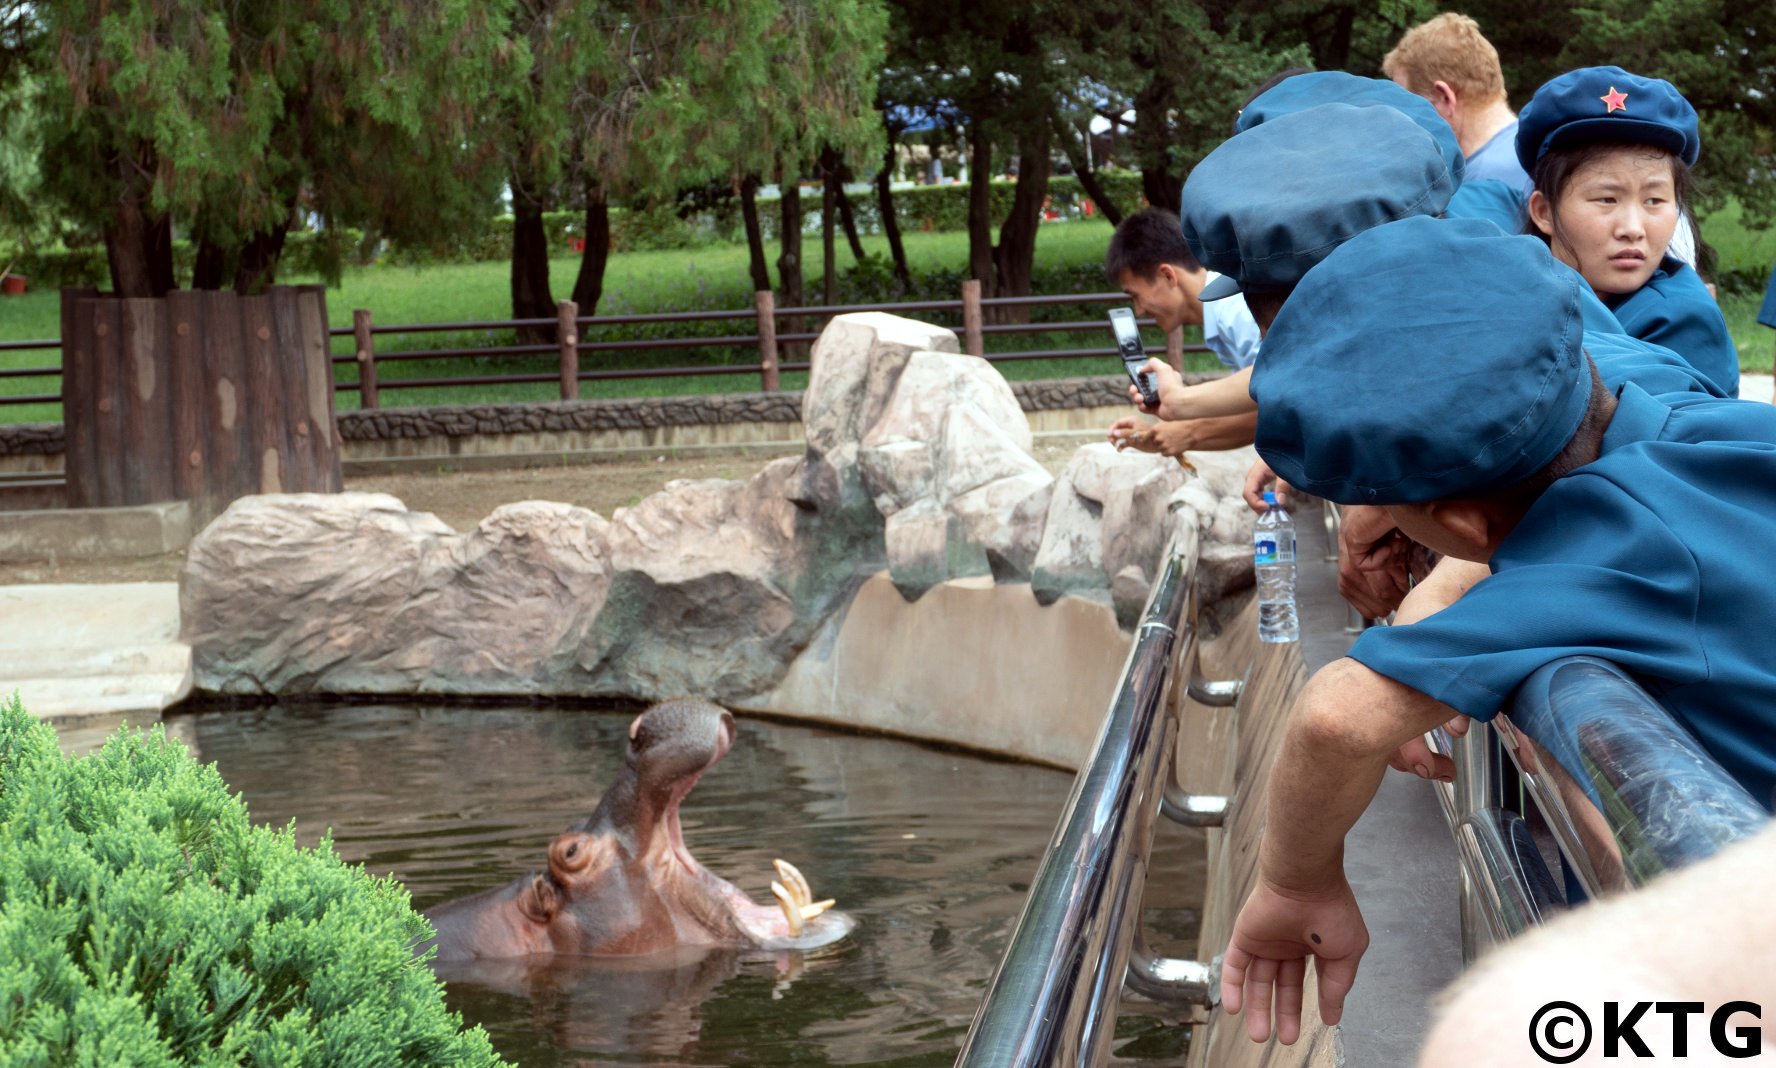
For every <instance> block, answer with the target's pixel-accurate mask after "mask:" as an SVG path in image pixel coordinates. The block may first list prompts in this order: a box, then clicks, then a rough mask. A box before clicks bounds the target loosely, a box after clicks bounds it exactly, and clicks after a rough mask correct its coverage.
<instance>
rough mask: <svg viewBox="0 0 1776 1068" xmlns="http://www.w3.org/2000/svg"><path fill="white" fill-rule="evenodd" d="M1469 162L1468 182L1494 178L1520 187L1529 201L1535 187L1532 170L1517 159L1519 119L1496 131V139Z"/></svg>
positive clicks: (1514, 187)
mask: <svg viewBox="0 0 1776 1068" xmlns="http://www.w3.org/2000/svg"><path fill="white" fill-rule="evenodd" d="M1467 164H1468V166H1467V173H1466V174H1464V175H1463V176H1462V181H1464V182H1471V181H1473V180H1474V179H1476V178H1490V179H1493V180H1494V181H1499V182H1503V183H1505V184H1506V185H1508V186H1510V187H1511V188H1513V189H1516V190H1519V191H1520V192H1521V193H1522V194H1523V197H1524V199H1526V200H1527V199H1528V198H1529V191H1530V190H1531V189H1533V188H1534V187H1535V186H1534V183H1532V182H1531V181H1530V180H1529V172H1527V171H1525V170H1524V169H1523V164H1522V163H1519V162H1518V161H1517V120H1516V119H1512V120H1511V125H1509V126H1507V127H1505V128H1504V129H1502V130H1500V131H1499V132H1498V133H1495V134H1493V135H1492V140H1490V141H1488V142H1486V143H1485V144H1483V145H1481V146H1480V147H1479V148H1476V149H1475V150H1474V154H1473V155H1471V156H1468V157H1467Z"/></svg>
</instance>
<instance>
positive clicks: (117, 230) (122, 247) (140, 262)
mask: <svg viewBox="0 0 1776 1068" xmlns="http://www.w3.org/2000/svg"><path fill="white" fill-rule="evenodd" d="M105 259H106V260H107V261H108V262H109V264H110V266H111V289H112V291H113V292H114V293H115V294H116V295H117V296H120V297H164V296H166V294H167V292H168V291H169V290H171V289H172V288H173V287H174V285H175V282H174V280H173V221H172V219H171V218H169V217H168V216H165V215H160V216H156V217H152V218H150V217H149V216H147V215H144V214H143V212H142V205H141V203H140V202H138V201H137V200H136V199H134V198H133V197H131V196H129V195H127V194H126V195H125V196H124V197H123V198H121V199H119V200H118V202H117V208H116V211H115V212H113V213H112V216H111V225H109V226H107V227H106V228H105Z"/></svg>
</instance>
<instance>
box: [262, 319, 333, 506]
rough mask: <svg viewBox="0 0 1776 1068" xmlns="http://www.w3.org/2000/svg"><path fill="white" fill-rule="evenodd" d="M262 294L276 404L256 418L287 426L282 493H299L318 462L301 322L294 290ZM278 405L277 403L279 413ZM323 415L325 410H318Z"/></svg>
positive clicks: (314, 478)
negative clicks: (272, 342)
mask: <svg viewBox="0 0 1776 1068" xmlns="http://www.w3.org/2000/svg"><path fill="white" fill-rule="evenodd" d="M265 292H266V294H267V295H268V296H269V297H270V298H271V323H272V337H273V338H274V339H275V345H276V348H274V349H273V351H272V354H271V357H272V360H273V362H274V363H275V365H276V367H277V375H276V381H277V384H278V400H277V405H274V406H271V407H267V408H264V409H262V410H261V414H260V418H262V419H263V418H266V417H268V416H269V417H272V418H276V417H277V414H281V415H282V417H283V418H282V420H281V421H282V422H283V423H284V425H285V426H287V427H288V428H289V437H288V439H287V440H288V441H289V446H290V447H289V448H287V449H285V450H284V452H283V455H282V456H281V457H279V467H280V468H281V470H282V476H281V477H282V481H283V486H284V492H286V493H300V492H302V491H303V490H306V489H310V488H312V487H314V486H315V485H317V482H318V478H319V470H320V468H319V465H317V464H316V463H315V462H314V443H313V441H312V440H311V439H312V438H313V437H314V435H315V412H314V408H313V406H312V402H311V400H310V398H309V395H308V368H307V367H306V366H304V364H305V361H304V360H303V358H302V356H303V353H302V322H301V318H300V314H299V313H298V312H297V310H296V291H295V290H293V289H291V288H290V287H289V286H272V287H270V288H269V289H267V290H266V291H265ZM278 405H281V413H280V408H279V406H278ZM321 414H322V415H323V416H325V414H326V412H325V410H323V411H322V412H321Z"/></svg>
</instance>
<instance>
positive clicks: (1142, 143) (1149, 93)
mask: <svg viewBox="0 0 1776 1068" xmlns="http://www.w3.org/2000/svg"><path fill="white" fill-rule="evenodd" d="M1321 69H1322V70H1330V69H1331V68H1329V67H1323V68H1321ZM1168 90H1169V86H1168V85H1167V84H1166V83H1165V82H1163V81H1161V80H1160V79H1158V78H1154V79H1152V80H1151V81H1150V82H1149V83H1148V84H1147V85H1146V86H1143V87H1142V89H1141V91H1140V92H1138V93H1136V94H1135V125H1134V128H1133V129H1131V130H1130V131H1129V141H1130V142H1131V144H1132V145H1133V147H1134V150H1135V159H1136V160H1137V161H1139V163H1140V165H1141V195H1142V196H1143V197H1145V198H1146V199H1147V203H1148V204H1151V205H1152V206H1153V207H1156V208H1159V209H1160V210H1162V211H1168V212H1172V213H1173V214H1176V213H1177V211H1178V209H1179V208H1180V207H1182V206H1183V203H1184V183H1183V181H1182V180H1180V179H1179V178H1177V177H1176V176H1174V175H1173V173H1172V169H1171V166H1170V153H1171V149H1172V134H1171V131H1170V129H1169V128H1168V127H1167V126H1166V119H1165V114H1166V105H1165V99H1166V93H1167V92H1168Z"/></svg>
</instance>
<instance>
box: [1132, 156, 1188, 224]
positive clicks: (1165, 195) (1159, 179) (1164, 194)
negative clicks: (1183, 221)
mask: <svg viewBox="0 0 1776 1068" xmlns="http://www.w3.org/2000/svg"><path fill="white" fill-rule="evenodd" d="M1141 195H1142V196H1145V197H1146V198H1147V203H1149V204H1151V205H1153V206H1154V207H1156V208H1159V209H1161V210H1163V211H1168V212H1171V213H1172V214H1174V215H1176V214H1177V213H1178V211H1179V209H1181V208H1182V207H1183V206H1184V180H1183V179H1181V178H1179V177H1177V176H1176V175H1174V174H1170V173H1168V172H1167V171H1166V170H1165V169H1164V168H1152V167H1142V168H1141Z"/></svg>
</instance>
